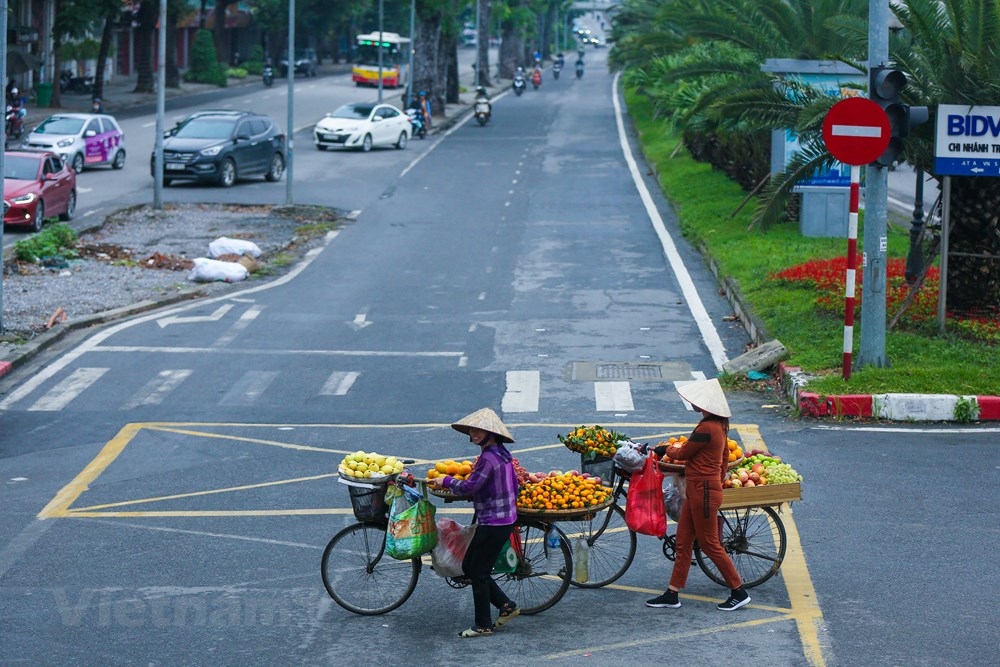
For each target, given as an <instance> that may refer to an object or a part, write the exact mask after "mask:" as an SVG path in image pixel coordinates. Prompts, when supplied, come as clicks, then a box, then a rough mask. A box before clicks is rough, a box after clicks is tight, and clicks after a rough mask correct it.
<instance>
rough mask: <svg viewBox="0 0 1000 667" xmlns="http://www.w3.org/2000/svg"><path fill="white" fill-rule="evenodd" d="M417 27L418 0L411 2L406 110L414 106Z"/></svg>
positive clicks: (411, 0)
mask: <svg viewBox="0 0 1000 667" xmlns="http://www.w3.org/2000/svg"><path fill="white" fill-rule="evenodd" d="M416 27H417V0H410V75H409V76H408V77H406V104H404V105H403V107H404V108H406V107H409V106H410V105H412V104H413V52H414V50H415V49H416V47H417V37H416V34H415V31H416Z"/></svg>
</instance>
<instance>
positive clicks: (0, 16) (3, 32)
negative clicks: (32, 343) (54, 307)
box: [0, 0, 7, 334]
mask: <svg viewBox="0 0 1000 667" xmlns="http://www.w3.org/2000/svg"><path fill="white" fill-rule="evenodd" d="M0 72H4V73H6V72H7V0H0ZM0 139H2V140H3V144H4V146H6V145H7V127H6V123H4V127H0ZM3 162H4V151H0V174H3V170H4V164H3ZM0 198H2V199H3V205H2V208H3V214H6V213H7V193H6V192H5V193H3V197H0ZM2 333H4V328H3V224H2V223H0V334H2Z"/></svg>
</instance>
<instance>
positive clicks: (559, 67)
mask: <svg viewBox="0 0 1000 667" xmlns="http://www.w3.org/2000/svg"><path fill="white" fill-rule="evenodd" d="M561 71H562V65H560V64H559V63H558V62H556V63H555V64H554V65H552V78H553V79H558V78H559V72H561Z"/></svg>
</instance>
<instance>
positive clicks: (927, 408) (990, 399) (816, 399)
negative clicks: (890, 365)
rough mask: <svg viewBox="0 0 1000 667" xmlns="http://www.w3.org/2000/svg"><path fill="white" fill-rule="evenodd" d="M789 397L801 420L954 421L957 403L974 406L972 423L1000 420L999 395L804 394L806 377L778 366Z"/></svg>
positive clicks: (797, 368)
mask: <svg viewBox="0 0 1000 667" xmlns="http://www.w3.org/2000/svg"><path fill="white" fill-rule="evenodd" d="M780 372H781V377H782V380H783V384H784V386H785V391H786V392H787V394H788V396H789V398H791V399H792V400H793V401H794V403H795V406H796V407H797V408H798V409H799V413H800V414H802V415H803V416H805V417H868V418H873V419H886V420H889V421H957V420H956V418H955V409H956V407H957V406H958V405H959V403H960V402H963V401H964V402H965V403H966V404H967V405H968V406H969V407H972V406H971V404H972V403H973V402H974V403H975V414H976V416H975V418H974V420H973V421H992V420H1000V396H975V395H970V396H956V395H954V394H840V395H836V396H824V395H822V394H817V393H815V392H811V391H806V390H805V386H806V380H807V377H808V376H806V374H805V373H803V372H802V369H801V368H799V367H797V366H786V365H785V364H780Z"/></svg>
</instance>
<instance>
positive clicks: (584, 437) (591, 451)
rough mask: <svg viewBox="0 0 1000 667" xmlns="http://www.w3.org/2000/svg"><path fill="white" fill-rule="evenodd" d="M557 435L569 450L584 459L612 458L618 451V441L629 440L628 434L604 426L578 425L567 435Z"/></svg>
mask: <svg viewBox="0 0 1000 667" xmlns="http://www.w3.org/2000/svg"><path fill="white" fill-rule="evenodd" d="M556 437H557V438H559V442H561V443H562V444H564V445H565V446H566V448H567V449H568V450H570V451H571V452H576V453H577V454H579V455H580V456H581V457H582V458H583V460H584V461H596V460H605V459H610V458H611V457H612V456H614V455H615V452H617V451H618V443H619V442H622V441H624V440H628V436H627V435H625V434H623V433H617V432H615V431H611V430H608V429H606V428H604V427H602V426H578V427H577V428H575V429H572V430H570V432H569V433H567V434H566V435H557V436H556Z"/></svg>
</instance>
